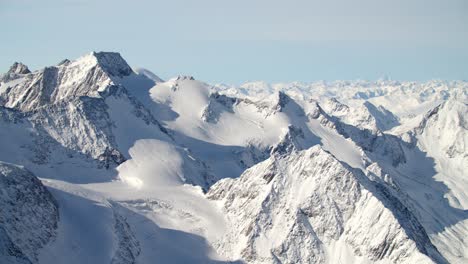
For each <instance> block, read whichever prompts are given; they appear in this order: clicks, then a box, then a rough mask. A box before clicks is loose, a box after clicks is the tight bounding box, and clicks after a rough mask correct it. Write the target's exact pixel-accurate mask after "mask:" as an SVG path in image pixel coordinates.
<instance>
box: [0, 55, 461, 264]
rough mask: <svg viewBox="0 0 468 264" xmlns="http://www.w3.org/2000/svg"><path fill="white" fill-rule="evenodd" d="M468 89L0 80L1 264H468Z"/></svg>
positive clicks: (111, 60)
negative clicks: (467, 148)
mask: <svg viewBox="0 0 468 264" xmlns="http://www.w3.org/2000/svg"><path fill="white" fill-rule="evenodd" d="M467 102H468V82H466V81H438V80H434V81H428V82H409V81H404V82H403V81H402V82H400V81H392V80H379V81H359V80H358V81H333V82H325V81H321V82H313V83H301V82H293V83H276V84H269V83H265V82H249V83H244V84H242V85H239V86H232V85H226V84H208V83H205V82H202V81H199V80H196V79H195V78H194V77H192V76H177V77H175V78H172V79H169V80H162V79H161V78H159V77H158V76H157V75H155V74H154V73H152V72H151V71H149V70H146V69H136V68H132V67H130V66H129V65H128V64H127V62H126V61H125V60H124V59H123V58H122V57H121V55H120V54H119V53H113V52H92V53H90V54H87V55H84V56H82V57H80V58H78V59H75V60H68V59H65V60H63V61H62V62H60V63H58V64H57V65H53V66H49V67H46V68H43V69H40V70H36V71H30V70H29V69H28V67H27V66H26V65H24V64H22V63H14V64H13V65H12V66H11V68H10V70H9V71H8V72H7V73H5V74H3V75H1V76H0V205H1V206H0V234H1V235H0V263H28V264H32V263H34V264H35V263H119V264H120V263H122V264H124V263H126V264H130V263H142V264H143V263H255V264H260V263H285V264H286V263H467V262H468V241H467V237H468V192H467V190H468V180H467V177H466V176H467V172H468V152H467V150H466V147H467V144H468V133H467V131H468V108H467Z"/></svg>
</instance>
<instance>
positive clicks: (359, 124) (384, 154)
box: [308, 99, 406, 166]
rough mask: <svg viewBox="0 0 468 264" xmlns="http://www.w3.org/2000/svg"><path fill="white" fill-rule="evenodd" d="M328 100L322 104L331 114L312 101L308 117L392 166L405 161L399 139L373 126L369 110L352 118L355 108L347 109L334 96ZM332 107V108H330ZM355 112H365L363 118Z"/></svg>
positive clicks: (375, 125) (374, 122)
mask: <svg viewBox="0 0 468 264" xmlns="http://www.w3.org/2000/svg"><path fill="white" fill-rule="evenodd" d="M330 102H331V103H325V106H326V109H328V111H330V112H331V114H329V112H327V111H326V110H324V109H323V108H322V106H321V105H319V103H317V102H315V101H312V102H311V104H312V105H313V107H312V110H309V113H308V117H309V118H311V119H316V120H318V121H320V123H321V125H323V126H325V127H328V128H331V129H333V130H335V131H336V132H338V133H339V134H341V135H342V136H344V137H345V138H349V139H351V140H352V141H353V142H354V143H356V145H358V146H359V147H361V148H362V149H363V150H364V151H366V153H367V154H368V155H370V156H377V158H378V159H384V160H387V161H388V162H390V163H391V164H392V165H393V166H398V165H399V164H401V163H405V162H406V157H405V153H404V151H403V149H402V146H401V142H400V141H401V140H400V139H399V138H397V137H395V136H393V135H390V134H386V133H384V132H382V131H381V130H380V129H379V128H378V127H377V123H376V120H375V118H374V117H373V116H372V115H371V114H369V113H368V112H367V111H364V113H361V114H360V115H357V118H356V116H355V114H354V113H353V112H356V111H357V110H356V109H354V110H350V109H352V108H349V107H347V106H345V105H343V104H341V103H339V102H338V101H337V100H336V99H334V100H330ZM362 108H364V107H362ZM362 108H358V109H362ZM334 109H336V110H335V111H334ZM366 109H367V108H366ZM333 114H335V115H333ZM359 116H361V117H362V116H365V118H364V119H363V118H360V117H359ZM363 120H367V121H363Z"/></svg>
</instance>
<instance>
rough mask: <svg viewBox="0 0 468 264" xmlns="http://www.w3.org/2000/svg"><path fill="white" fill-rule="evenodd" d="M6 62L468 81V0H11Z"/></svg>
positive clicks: (224, 75)
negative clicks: (97, 62)
mask: <svg viewBox="0 0 468 264" xmlns="http://www.w3.org/2000/svg"><path fill="white" fill-rule="evenodd" d="M0 25H1V31H0V36H1V37H0V72H6V71H7V70H8V68H9V66H10V65H11V64H12V63H13V62H14V61H22V62H24V63H25V64H27V65H28V66H30V68H31V69H38V68H42V67H44V66H48V65H54V64H56V63H58V62H59V61H61V60H62V59H64V58H70V59H73V58H76V57H79V56H80V55H83V54H85V53H88V52H90V51H93V50H94V51H118V52H120V53H121V54H122V56H123V57H124V58H125V59H126V60H127V61H128V62H129V64H130V65H131V66H140V67H144V68H147V69H149V70H151V71H153V72H154V73H155V74H157V75H159V76H160V77H162V78H169V77H173V76H175V75H178V74H190V75H193V76H195V78H197V79H200V80H204V81H208V82H224V83H233V84H238V83H241V82H244V81H252V80H266V81H268V82H282V81H285V82H286V81H295V80H297V81H315V80H335V79H369V80H375V79H378V78H380V77H383V76H385V75H386V76H389V77H391V78H392V79H398V80H428V79H447V80H452V79H464V80H468V1H467V0H353V1H351V0H283V1H280V0H230V1H226V0H197V1H195V0H192V1H190V0H185V1H181V0H166V1H159V0H153V1H149V0H148V1H147V0H133V1H121V0H60V1H59V0H43V1H40V0H0Z"/></svg>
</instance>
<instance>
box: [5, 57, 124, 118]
mask: <svg viewBox="0 0 468 264" xmlns="http://www.w3.org/2000/svg"><path fill="white" fill-rule="evenodd" d="M131 73H133V71H132V70H131V68H130V66H128V64H127V63H126V62H125V61H124V60H123V59H122V57H121V56H120V54H118V53H108V52H99V53H96V52H93V53H91V54H88V55H86V56H83V57H81V58H79V59H78V60H76V61H73V62H70V63H66V64H61V65H59V66H52V67H46V68H44V69H43V70H40V71H37V72H34V73H32V74H30V75H28V76H27V78H26V79H25V80H24V81H22V82H19V83H15V82H6V83H4V84H3V85H2V86H3V87H4V88H3V89H1V90H0V97H3V101H4V105H5V106H6V107H10V108H17V109H20V110H21V111H23V112H28V111H32V110H34V109H37V108H38V107H41V106H45V105H51V104H56V103H58V102H61V101H64V100H66V99H69V98H73V97H79V96H89V97H98V96H99V92H102V91H105V90H106V89H107V88H108V87H110V86H112V85H114V84H115V82H114V79H115V78H118V77H124V76H128V75H130V74H131ZM1 91H3V92H1Z"/></svg>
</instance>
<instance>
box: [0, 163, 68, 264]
mask: <svg viewBox="0 0 468 264" xmlns="http://www.w3.org/2000/svg"><path fill="white" fill-rule="evenodd" d="M0 204H1V206H0V234H1V235H0V236H1V237H2V238H1V239H0V244H2V247H1V251H0V252H1V254H2V255H1V256H0V259H1V260H2V261H4V260H8V261H7V262H8V263H35V262H36V261H37V255H38V252H39V250H40V249H41V248H42V247H44V246H45V245H46V244H47V243H48V242H49V241H51V240H52V239H53V238H54V236H55V233H56V228H57V222H58V220H59V214H58V206H57V202H56V201H55V199H54V198H53V197H52V195H51V194H50V193H49V191H48V190H47V189H46V188H45V187H44V186H43V185H42V183H41V182H40V181H39V180H38V179H37V178H36V177H35V176H34V175H33V174H32V173H30V172H29V171H27V170H25V169H23V168H21V167H18V166H16V165H12V164H9V163H3V162H0Z"/></svg>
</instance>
